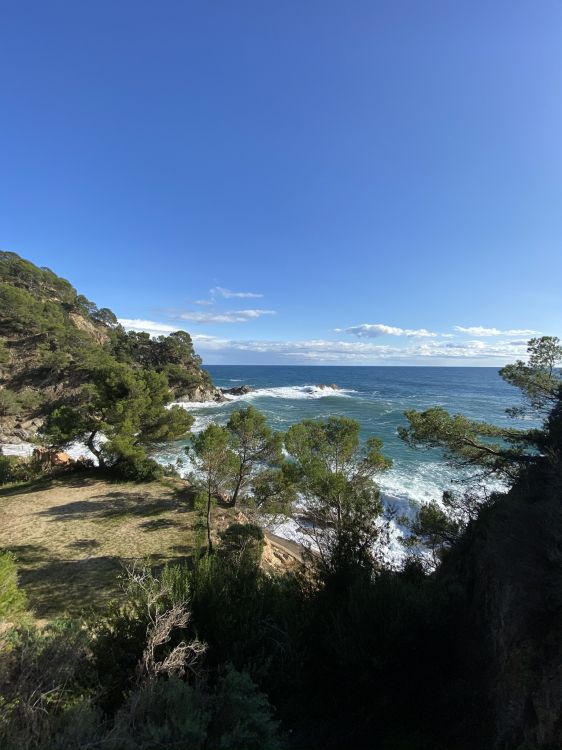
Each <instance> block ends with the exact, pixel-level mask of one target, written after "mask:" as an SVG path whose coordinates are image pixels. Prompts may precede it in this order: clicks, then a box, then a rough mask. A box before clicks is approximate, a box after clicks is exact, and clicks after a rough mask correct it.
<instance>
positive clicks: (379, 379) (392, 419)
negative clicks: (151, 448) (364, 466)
mask: <svg viewBox="0 0 562 750" xmlns="http://www.w3.org/2000/svg"><path fill="white" fill-rule="evenodd" d="M206 369H207V370H208V371H209V373H210V375H211V377H212V379H213V383H214V384H215V385H216V386H218V387H220V388H223V389H229V388H233V387H236V386H240V385H242V384H247V385H249V386H250V387H251V389H252V390H251V392H250V393H248V394H245V395H242V396H238V397H230V399H229V400H228V401H226V402H223V403H213V402H204V403H189V404H185V403H184V404H182V405H183V406H185V408H187V409H188V410H189V411H190V412H191V413H192V414H193V416H194V417H195V423H194V425H193V428H192V430H193V431H194V432H198V431H200V430H202V429H204V428H205V427H206V426H207V425H208V424H210V423H211V422H218V423H220V424H223V423H225V422H226V421H227V419H228V416H229V415H230V414H231V413H232V412H233V411H234V410H235V409H237V408H240V407H242V406H245V405H247V404H252V405H253V406H255V407H256V408H257V409H259V410H260V411H261V412H263V414H265V416H266V417H267V419H268V422H269V424H270V425H271V427H272V428H273V429H276V430H281V431H283V430H286V429H288V428H289V427H290V426H291V425H292V424H294V423H295V422H298V421H300V420H302V419H323V418H325V417H327V416H330V415H338V416H345V417H350V418H352V419H355V420H357V421H358V422H359V424H360V425H361V436H362V438H363V439H367V438H368V437H371V436H377V437H380V438H381V439H382V440H383V442H384V453H385V455H386V456H388V457H389V458H391V459H392V461H393V466H392V469H391V470H390V471H388V472H386V473H384V474H382V475H380V476H379V477H378V480H377V481H378V483H379V485H380V487H381V490H382V492H383V495H384V496H385V499H386V500H387V502H391V503H392V505H393V506H394V507H395V509H396V510H397V511H398V513H404V512H407V511H408V509H409V504H410V502H413V503H420V504H423V503H426V502H429V501H431V500H439V499H440V497H441V495H442V493H443V491H444V490H447V489H451V488H452V487H454V486H455V480H456V479H458V478H459V474H458V470H455V469H453V468H452V467H450V466H448V465H447V464H446V462H445V461H444V460H443V457H442V455H441V453H440V451H438V450H426V451H421V450H413V449H412V448H409V447H408V446H407V445H405V444H404V443H403V442H402V441H401V440H400V438H399V437H398V435H397V428H398V427H399V426H400V425H404V424H405V423H406V419H405V417H404V412H405V411H406V410H408V409H417V410H424V409H428V408H430V407H432V406H442V407H443V408H445V409H447V410H448V411H451V412H456V413H461V414H463V415H464V416H466V417H469V418H470V419H475V420H482V421H490V422H492V423H493V424H496V425H499V426H510V425H511V426H526V427H528V426H529V423H528V422H521V421H517V420H513V419H511V418H510V417H508V416H507V414H506V409H507V408H508V407H509V406H512V405H513V404H514V403H518V402H519V395H518V393H517V391H516V389H515V388H513V387H512V386H510V385H509V384H508V383H506V382H505V381H504V380H502V379H501V378H500V377H499V375H498V370H497V368H495V367H481V368H480V367H470V368H469V367H322V366H308V367H307V366H262V365H254V366H245V365H210V366H208V367H207V368H206ZM323 384H334V385H336V386H337V390H335V389H333V388H330V387H325V388H322V387H319V386H321V385H323ZM186 444H187V443H186V441H179V442H177V443H173V444H170V445H168V446H165V447H162V449H161V450H159V451H158V452H157V454H156V457H157V459H158V460H159V461H162V462H165V463H170V462H175V461H176V460H177V459H178V458H183V457H184V455H185V454H184V450H183V448H184V447H185V445H186Z"/></svg>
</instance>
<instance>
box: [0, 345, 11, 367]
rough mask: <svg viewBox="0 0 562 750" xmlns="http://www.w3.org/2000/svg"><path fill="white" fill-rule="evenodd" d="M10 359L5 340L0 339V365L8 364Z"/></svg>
mask: <svg viewBox="0 0 562 750" xmlns="http://www.w3.org/2000/svg"><path fill="white" fill-rule="evenodd" d="M9 361H10V350H9V349H8V347H7V345H6V342H5V341H2V340H1V339H0V367H1V366H2V365H6V364H8V362H9Z"/></svg>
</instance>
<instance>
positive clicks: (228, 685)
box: [0, 254, 562, 750]
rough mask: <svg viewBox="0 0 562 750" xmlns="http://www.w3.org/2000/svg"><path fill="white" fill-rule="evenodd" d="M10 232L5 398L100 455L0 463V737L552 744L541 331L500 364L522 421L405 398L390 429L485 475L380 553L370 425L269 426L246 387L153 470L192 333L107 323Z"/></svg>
mask: <svg viewBox="0 0 562 750" xmlns="http://www.w3.org/2000/svg"><path fill="white" fill-rule="evenodd" d="M5 255H6V257H3V262H4V263H5V267H4V270H3V271H2V274H3V276H2V278H3V285H4V287H5V288H4V290H3V292H2V293H3V294H4V297H3V299H5V300H12V301H13V304H14V306H13V308H11V309H10V310H8V309H7V308H5V307H4V305H2V312H1V315H2V321H3V323H2V326H3V327H2V329H1V332H2V336H3V342H4V347H3V349H2V351H3V352H4V354H3V355H2V357H3V364H2V368H3V369H2V372H3V378H4V380H3V382H4V388H5V393H6V394H11V395H7V396H6V401H5V404H6V407H5V411H6V416H5V417H4V418H5V419H8V420H11V419H13V417H14V414H17V415H18V417H19V418H20V420H21V419H24V418H25V417H30V416H31V417H32V418H33V419H36V420H38V423H37V434H38V436H39V438H38V439H42V440H43V441H45V442H46V443H47V444H48V446H49V447H56V448H61V447H64V446H65V445H67V444H68V443H69V442H72V441H75V440H84V441H85V442H86V443H87V444H88V445H89V447H90V448H91V449H92V452H93V453H94V455H96V457H97V459H98V464H99V465H98V466H97V467H93V466H87V467H84V466H82V467H76V466H74V467H70V470H69V471H68V473H65V474H62V475H61V476H60V477H56V476H55V478H45V477H43V478H42V479H40V480H39V481H37V479H36V478H34V477H35V472H39V471H41V467H40V462H38V459H37V458H36V463H37V466H36V468H35V469H33V470H32V469H30V470H29V471H30V474H29V476H25V475H23V474H22V475H21V476H19V475H18V474H17V471H18V470H21V471H23V469H21V467H23V466H28V464H27V463H26V462H25V461H21V460H16V461H13V460H11V459H10V458H9V457H2V461H3V463H2V464H0V469H1V471H2V472H3V475H2V476H3V477H4V481H8V482H12V483H11V484H7V485H6V487H5V488H4V489H3V490H1V491H0V514H1V515H0V517H1V518H2V519H3V520H4V522H5V523H6V522H7V523H8V524H9V529H8V530H7V531H5V532H3V531H2V530H1V529H0V546H2V547H3V548H4V549H3V551H2V552H1V553H0V616H1V617H2V620H3V622H4V624H3V626H2V629H0V748H2V749H3V750H16V749H18V750H19V749H20V748H29V749H30V750H31V749H37V750H46V749H47V748H49V750H51V749H55V750H56V749H60V750H63V749H64V750H71V749H74V748H76V750H78V749H79V748H83V749H84V750H85V749H86V748H94V747H95V748H101V749H107V750H110V749H112V750H118V749H121V748H145V749H146V750H148V749H151V750H152V749H153V750H156V749H157V748H187V747H189V748H201V749H202V750H203V749H205V750H211V749H212V750H214V749H215V748H217V749H218V748H223V749H231V750H253V749H254V748H255V750H258V749H259V750H268V749H269V748H272V749H273V748H287V750H314V749H315V748H323V750H330V749H333V750H336V749H338V748H347V747H352V748H356V749H357V750H361V749H363V748H364V749H365V750H366V749H367V748H380V749H381V750H469V749H470V750H472V749H473V748H482V750H496V749H499V748H501V749H502V750H524V749H528V750H529V749H531V748H540V749H541V750H553V748H555V747H558V746H560V741H561V739H562V738H561V736H560V727H561V725H562V693H561V692H560V680H559V665H560V661H561V659H562V639H561V637H560V622H561V621H562V594H561V591H562V568H561V567H560V545H561V540H562V502H561V501H562V455H561V449H560V447H561V445H562V380H561V378H560V374H559V370H558V366H559V365H560V363H561V362H562V348H561V347H560V342H559V341H558V340H557V339H555V338H554V337H542V338H540V339H532V340H531V341H530V342H529V358H528V361H527V362H522V361H521V362H517V363H515V364H514V365H510V366H508V367H506V368H504V369H503V370H502V371H501V373H500V374H501V375H502V377H503V378H504V379H505V380H506V381H507V382H509V383H511V384H512V385H514V386H516V387H517V388H518V389H519V391H520V392H521V393H522V394H523V395H524V396H525V398H526V402H525V405H524V406H519V405H517V407H516V408H515V409H513V410H512V414H513V415H514V416H517V415H521V414H522V413H523V414H528V413H530V414H532V415H533V417H534V420H535V422H534V423H533V424H536V425H537V426H534V427H532V428H530V429H520V428H515V427H502V428H499V427H497V426H493V425H489V424H486V423H483V422H477V421H474V420H470V419H468V418H466V417H464V416H462V415H455V414H449V413H448V412H446V411H445V410H443V409H442V408H439V407H436V408H431V409H428V410H425V411H423V412H417V411H409V412H407V413H406V415H405V416H406V421H407V424H405V425H404V426H403V428H402V430H401V433H400V434H401V438H402V439H403V440H404V441H405V442H407V443H408V444H409V445H411V446H414V447H416V448H418V449H421V450H423V449H425V448H439V449H440V450H441V451H443V452H444V455H445V456H446V458H447V460H448V461H450V462H452V463H454V464H455V465H457V466H459V467H462V469H463V471H464V472H465V474H466V472H468V473H469V474H470V475H471V476H473V477H478V478H479V479H481V478H482V477H484V478H487V479H491V478H493V479H497V480H501V482H502V483H503V486H504V487H505V489H504V491H501V492H500V491H497V492H484V493H478V492H476V491H475V490H474V489H473V488H467V490H466V491H462V490H459V491H458V492H457V493H454V494H452V493H447V494H445V495H444V497H443V499H442V502H440V503H436V502H434V503H431V504H429V505H427V506H425V507H423V508H421V509H420V510H419V513H418V514H417V516H416V517H415V518H414V519H413V520H410V522H409V523H410V534H409V535H407V539H406V540H405V547H406V551H407V553H408V555H407V557H406V561H405V563H404V565H403V566H402V567H400V569H395V568H390V567H389V566H388V565H386V563H385V558H384V545H385V541H386V535H385V528H386V524H387V521H388V519H386V518H385V515H384V509H383V505H382V502H381V498H380V493H379V489H378V487H377V483H376V480H377V476H378V475H379V474H380V472H384V471H385V470H387V469H388V468H389V466H390V462H389V460H388V458H387V457H386V456H385V455H384V447H383V445H382V443H381V441H380V440H379V439H377V438H376V437H372V438H370V439H369V440H367V441H366V442H364V443H362V442H361V441H360V436H359V425H358V424H357V423H356V422H354V421H353V420H350V419H347V418H345V417H337V416H332V417H328V418H325V419H322V420H304V421H302V422H299V423H296V424H294V425H292V426H291V427H290V428H289V430H288V431H287V432H286V433H285V434H279V433H276V432H275V431H273V430H272V429H271V428H270V427H269V426H268V425H267V422H266V420H265V417H264V416H263V415H262V414H260V413H259V412H258V411H257V410H255V409H253V408H252V407H248V408H246V409H241V410H237V411H234V412H233V414H232V415H231V416H230V419H229V421H228V422H227V424H225V425H217V424H211V425H209V426H208V427H207V428H206V429H205V430H203V431H201V432H199V433H197V434H195V435H193V436H191V439H190V446H189V452H190V455H191V457H192V459H193V461H194V464H195V466H196V469H197V471H196V473H194V474H193V475H192V477H191V478H190V481H189V482H185V481H183V480H181V479H179V478H178V477H177V476H173V472H172V471H168V474H169V476H167V477H163V474H162V472H163V470H162V468H161V467H159V466H158V465H157V464H156V463H155V462H154V460H153V458H152V457H151V449H152V447H153V446H155V445H157V444H159V443H162V442H167V441H170V440H173V439H175V438H177V437H179V436H184V437H185V436H187V435H188V434H189V430H190V426H191V418H190V417H189V415H188V414H187V412H186V411H185V410H183V409H181V408H179V407H175V406H171V403H172V401H173V399H174V398H176V397H177V396H178V394H180V393H181V392H182V391H183V390H184V389H186V388H187V389H189V388H191V387H192V386H193V382H192V381H190V380H189V378H191V377H193V378H195V381H196V382H197V384H198V385H197V387H200V386H201V384H203V385H205V386H207V385H208V387H209V388H210V387H212V386H211V385H210V384H209V383H208V381H207V379H206V376H205V375H204V374H202V373H201V371H200V369H199V362H198V361H197V360H196V359H195V358H194V355H193V354H192V353H191V354H189V352H190V351H191V352H192V349H191V350H190V340H189V338H188V337H187V334H185V336H184V335H181V336H180V335H174V334H172V336H169V337H161V338H159V339H156V340H155V341H153V340H152V339H150V338H148V339H146V338H145V337H143V336H139V335H137V334H127V333H125V332H124V331H122V329H120V328H119V326H118V324H117V323H116V321H115V320H114V319H113V317H112V314H111V313H110V311H107V310H99V309H98V308H96V307H95V306H93V305H92V304H91V303H89V302H88V301H87V300H85V299H84V298H80V297H79V295H77V294H76V292H75V291H74V290H73V289H72V287H71V286H70V285H69V284H68V282H63V281H62V280H60V279H58V277H56V276H55V275H54V274H52V272H50V271H48V270H46V269H37V268H35V267H34V266H31V264H27V263H26V262H25V261H22V260H21V259H19V258H17V256H12V255H10V254H5ZM14 290H15V291H14ZM25 295H27V297H26V296H25ZM28 297H29V298H30V299H31V298H32V299H33V301H34V305H35V303H37V304H36V305H35V306H29V304H28V302H29V300H28ZM47 297H48V298H49V299H48V300H47ZM18 300H19V302H18ZM53 300H55V301H53ZM30 304H31V303H30ZM78 319H79V320H80V321H81V322H80V323H79V324H78V325H77V324H76V320H78ZM29 336H31V337H32V341H31V342H30V341H29V340H27V343H26V339H28V337H29ZM33 337H37V338H36V339H33ZM19 352H25V353H24V354H21V355H20V354H19ZM47 355H48V356H47ZM51 355H54V356H52V357H51ZM44 357H47V359H46V360H45V359H44ZM49 357H50V358H49ZM46 361H48V362H50V363H51V364H50V365H49V366H46V365H45V362H46ZM178 368H179V369H178ZM54 372H56V373H57V377H56V378H55V377H54V375H53V373H54ZM186 373H187V374H186ZM188 375H189V377H188ZM57 378H59V379H57ZM195 381H194V382H195ZM61 383H62V385H61ZM42 384H43V385H42ZM27 392H29V393H33V394H34V393H38V394H39V397H38V398H39V399H40V401H39V402H38V403H37V404H36V405H35V406H34V407H33V409H31V407H27V406H25V407H24V406H22V405H21V403H22V402H21V398H22V394H24V393H27ZM10 399H12V400H10ZM26 409H28V411H25V410H26ZM521 410H523V411H521ZM10 412H12V413H11V414H10ZM10 424H11V423H10ZM8 429H12V428H11V427H9V428H8ZM102 436H103V440H102V439H101V438H102ZM283 449H284V450H283ZM5 459H8V460H7V461H6V460H5ZM18 467H19V469H18ZM14 472H15V473H14ZM124 479H127V480H131V479H134V480H135V482H131V481H124ZM297 501H298V502H299V503H300V504H299V506H298V513H296V515H297V516H298V523H299V526H300V528H301V529H302V531H303V533H304V534H305V536H304V537H303V539H308V540H309V541H308V543H307V544H305V548H304V549H302V550H301V552H302V554H300V555H293V556H292V560H291V564H290V565H289V564H285V565H281V566H278V567H277V568H275V569H274V568H272V567H271V566H267V565H266V564H265V562H264V561H265V558H266V550H267V546H268V545H270V546H271V544H272V540H271V535H268V534H266V533H264V531H263V529H262V528H261V527H260V524H261V525H263V523H264V519H265V518H266V517H267V515H268V514H271V513H277V512H279V511H283V512H285V513H290V512H291V511H292V509H294V508H295V506H296V504H297ZM68 549H74V550H76V554H77V555H79V556H80V557H79V559H78V560H77V561H76V562H75V564H74V565H73V566H70V567H69V566H68V565H67V564H66V561H65V559H64V554H65V550H68ZM94 550H96V552H95V555H94V554H93V551H94ZM277 552H278V554H279V555H280V554H281V552H282V545H280V546H278V548H277ZM278 559H280V558H278ZM102 563H103V564H102ZM121 565H122V566H123V568H121V570H122V574H121V576H120V577H118V576H117V575H116V573H117V569H118V567H120V566H121ZM18 567H19V571H20V578H19V582H18ZM123 571H125V572H123ZM88 576H90V578H88ZM80 592H82V593H80ZM49 599H50V601H51V607H49V606H48V602H49ZM82 602H83V603H84V605H86V602H87V603H88V606H79V605H81V604H82ZM53 604H55V605H56V606H52V605H53ZM34 617H35V620H33V618H34Z"/></svg>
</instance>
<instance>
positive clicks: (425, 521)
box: [407, 501, 462, 565]
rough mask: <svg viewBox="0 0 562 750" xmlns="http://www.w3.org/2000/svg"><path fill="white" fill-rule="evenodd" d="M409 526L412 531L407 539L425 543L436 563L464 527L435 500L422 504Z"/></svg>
mask: <svg viewBox="0 0 562 750" xmlns="http://www.w3.org/2000/svg"><path fill="white" fill-rule="evenodd" d="M408 526H409V528H410V531H411V532H412V536H411V537H409V538H408V540H407V542H408V544H409V545H413V544H419V543H421V544H423V545H424V547H425V548H426V549H429V550H430V552H431V554H432V557H433V564H434V565H436V564H437V563H438V562H439V561H440V560H441V558H442V556H443V554H444V552H445V550H447V549H449V548H450V547H451V545H452V544H453V543H454V542H455V541H456V540H457V539H458V538H459V535H460V531H461V528H462V526H461V523H460V521H458V520H455V519H454V518H452V517H451V515H450V514H449V513H447V512H446V511H445V510H443V508H441V507H440V506H439V504H438V503H436V502H435V501H432V502H430V503H427V505H422V506H421V507H420V508H419V510H418V512H417V514H416V517H415V519H414V520H413V521H412V522H410V523H409V524H408Z"/></svg>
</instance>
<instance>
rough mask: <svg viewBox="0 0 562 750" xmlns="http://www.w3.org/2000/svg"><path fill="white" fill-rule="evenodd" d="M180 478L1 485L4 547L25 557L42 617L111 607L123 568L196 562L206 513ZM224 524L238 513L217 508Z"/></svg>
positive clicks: (22, 568)
mask: <svg viewBox="0 0 562 750" xmlns="http://www.w3.org/2000/svg"><path fill="white" fill-rule="evenodd" d="M193 503H194V498H193V494H192V493H191V492H190V490H189V487H187V486H186V484H185V483H184V482H181V481H180V480H163V481H161V482H152V483H147V484H132V483H124V482H115V481H110V480H107V479H101V478H99V476H96V475H84V474H79V475H71V476H67V477H64V478H61V479H56V480H51V481H41V482H35V483H30V484H28V485H20V486H14V487H10V488H5V489H3V490H1V491H0V549H8V550H11V551H12V552H13V553H14V554H15V556H16V560H17V564H18V568H19V573H20V584H21V585H22V587H23V589H24V590H25V592H26V594H27V596H28V598H29V603H30V606H31V608H32V610H33V612H34V615H35V616H36V618H38V619H39V620H48V619H52V618H53V617H56V616H58V615H61V614H63V613H65V612H69V613H72V614H75V613H77V612H79V611H82V610H83V609H85V608H89V607H94V608H95V607H98V606H100V605H103V603H104V602H105V601H107V599H108V598H110V597H111V596H113V595H115V594H116V593H117V592H118V591H119V575H120V574H121V573H122V571H123V566H124V565H127V564H129V563H131V562H132V561H133V560H136V559H140V558H150V559H151V560H152V562H153V564H154V565H162V564H164V563H166V562H170V561H174V562H182V561H186V560H189V559H190V557H191V556H192V554H193V552H194V545H195V544H196V540H197V539H198V531H197V530H198V527H199V514H198V513H197V512H196V511H195V510H194V507H193ZM215 516H216V524H217V527H219V528H220V527H224V526H225V525H226V524H227V523H228V522H230V520H234V519H233V518H232V519H231V518H230V516H233V512H232V511H228V510H226V509H217V510H216V511H215Z"/></svg>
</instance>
